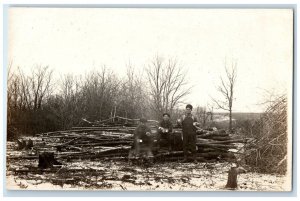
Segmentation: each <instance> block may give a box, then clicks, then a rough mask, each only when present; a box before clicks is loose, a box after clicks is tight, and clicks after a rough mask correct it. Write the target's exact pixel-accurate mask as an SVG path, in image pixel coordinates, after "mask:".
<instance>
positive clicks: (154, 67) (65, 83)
mask: <svg viewBox="0 0 300 201" xmlns="http://www.w3.org/2000/svg"><path fill="white" fill-rule="evenodd" d="M12 69H13V66H12V64H10V65H9V68H8V83H7V128H8V138H10V137H14V136H15V135H30V134H35V133H41V132H47V131H55V130H65V129H70V128H72V127H73V126H78V125H80V124H81V123H82V118H85V119H87V120H89V121H96V120H98V121H99V120H104V119H108V118H111V117H114V116H122V117H126V118H132V119H137V118H141V117H146V118H147V119H154V120H160V119H161V115H162V114H163V113H164V112H168V113H170V114H171V115H172V120H173V121H175V120H176V119H177V118H179V116H180V115H181V114H182V113H183V111H182V110H180V109H179V108H178V106H179V105H180V104H185V102H184V99H185V97H186V96H187V95H188V94H189V93H190V91H191V86H190V83H189V82H188V80H187V76H186V71H185V70H184V68H182V66H180V65H179V62H178V61H177V60H176V59H173V58H171V59H165V58H162V57H159V56H155V57H153V59H152V60H151V61H150V62H149V64H148V65H145V67H144V68H143V69H142V71H139V72H138V71H136V70H135V68H134V67H133V66H132V65H130V64H128V65H127V71H126V75H125V77H119V76H118V75H117V74H116V72H113V71H112V70H111V69H109V68H107V67H105V66H101V67H99V68H98V69H95V70H92V71H90V72H88V73H86V74H85V75H84V76H74V75H73V74H71V73H70V74H65V75H62V76H61V77H60V79H59V80H56V79H54V76H53V73H54V72H53V70H52V69H51V68H50V67H48V66H41V65H37V66H34V67H33V68H32V69H31V73H29V74H28V73H27V74H25V73H24V71H23V70H22V67H18V68H14V70H12ZM197 112H198V116H199V118H201V115H202V113H207V110H206V108H205V107H200V106H198V107H197ZM205 118H206V119H207V117H206V116H205ZM204 121H206V120H204Z"/></svg>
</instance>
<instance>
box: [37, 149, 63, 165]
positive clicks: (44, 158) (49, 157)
mask: <svg viewBox="0 0 300 201" xmlns="http://www.w3.org/2000/svg"><path fill="white" fill-rule="evenodd" d="M53 165H61V163H60V162H58V161H57V160H55V158H54V153H52V152H44V153H41V154H39V165H38V167H39V168H42V169H46V168H52V167H53Z"/></svg>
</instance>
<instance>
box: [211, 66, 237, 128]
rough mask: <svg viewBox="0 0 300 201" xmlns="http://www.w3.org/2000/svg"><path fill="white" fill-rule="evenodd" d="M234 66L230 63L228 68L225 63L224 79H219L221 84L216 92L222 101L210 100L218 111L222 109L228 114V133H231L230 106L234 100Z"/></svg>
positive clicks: (235, 73)
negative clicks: (221, 97)
mask: <svg viewBox="0 0 300 201" xmlns="http://www.w3.org/2000/svg"><path fill="white" fill-rule="evenodd" d="M236 66H237V63H236V62H231V65H230V67H228V66H227V63H226V62H225V72H226V76H225V78H223V77H222V76H221V77H220V80H221V83H220V85H219V86H218V87H217V90H218V91H219V92H220V94H221V95H222V96H223V100H217V99H215V98H212V100H213V102H214V103H215V104H216V105H217V108H218V109H223V110H226V111H228V112H229V128H228V129H229V131H232V106H233V100H234V87H235V84H236V77H237V71H236Z"/></svg>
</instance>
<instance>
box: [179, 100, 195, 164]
mask: <svg viewBox="0 0 300 201" xmlns="http://www.w3.org/2000/svg"><path fill="white" fill-rule="evenodd" d="M185 108H186V110H185V114H184V115H183V116H182V117H181V119H180V124H181V126H182V135H183V154H184V160H183V162H187V161H188V155H189V152H190V153H191V154H192V158H193V160H194V162H195V163H197V158H196V130H197V129H196V126H197V125H199V123H198V122H197V118H196V117H194V116H193V115H192V110H193V106H192V105H191V104H188V105H186V107H185Z"/></svg>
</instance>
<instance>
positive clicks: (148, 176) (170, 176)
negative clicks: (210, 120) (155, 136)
mask: <svg viewBox="0 0 300 201" xmlns="http://www.w3.org/2000/svg"><path fill="white" fill-rule="evenodd" d="M19 165H20V164H12V163H11V164H10V165H9V166H8V168H9V169H8V171H7V177H6V179H7V181H6V183H7V189H12V190H13V189H18V190H20V189H23V190H132V191H135V190H147V191H157V190H160V191H178V190H179V191H181V190H184V191H226V190H227V189H225V188H224V187H225V185H226V182H227V176H228V172H227V171H228V170H229V169H230V167H231V166H232V164H230V163H227V162H225V163H209V164H206V163H198V164H193V163H180V162H168V163H167V162H165V163H155V164H153V165H151V166H148V167H146V166H144V165H133V164H129V163H127V162H123V161H105V160H102V161H77V162H69V163H67V165H64V166H63V167H61V168H59V169H58V170H57V171H54V172H44V173H42V172H38V173H14V172H13V171H9V170H10V168H11V167H17V166H19ZM30 166H35V167H36V166H37V162H31V164H30ZM19 167H20V166H19ZM54 181H55V182H54ZM287 181H289V179H287V178H286V177H285V176H283V175H268V174H260V173H253V172H248V173H244V174H240V175H239V176H238V189H237V190H238V191H289V190H290V186H289V185H287V184H288V183H287Z"/></svg>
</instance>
